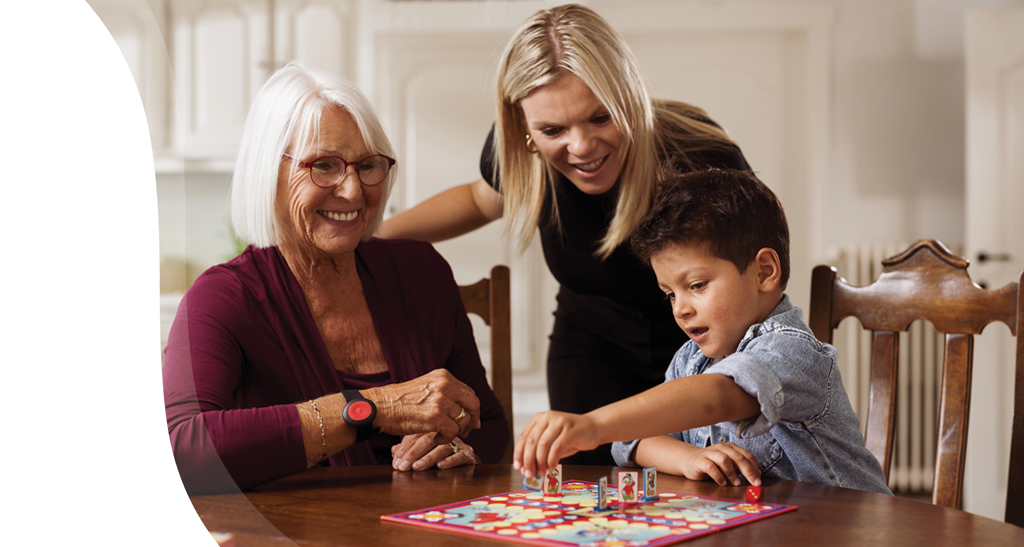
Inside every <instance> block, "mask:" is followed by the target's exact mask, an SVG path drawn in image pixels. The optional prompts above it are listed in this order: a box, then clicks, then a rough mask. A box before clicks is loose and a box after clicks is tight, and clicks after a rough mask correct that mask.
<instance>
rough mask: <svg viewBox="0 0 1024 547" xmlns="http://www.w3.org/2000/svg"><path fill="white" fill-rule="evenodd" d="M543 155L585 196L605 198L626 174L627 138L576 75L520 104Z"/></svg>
mask: <svg viewBox="0 0 1024 547" xmlns="http://www.w3.org/2000/svg"><path fill="white" fill-rule="evenodd" d="M519 104H520V106H522V108H523V114H524V115H525V117H526V130H527V132H528V133H529V135H530V137H531V138H532V139H533V142H535V143H536V144H537V149H538V152H539V153H540V154H541V155H542V156H544V159H546V160H547V161H549V162H550V163H551V164H552V165H553V166H554V167H555V169H558V171H559V172H561V173H562V174H563V175H565V176H566V178H568V179H569V180H570V181H572V183H573V184H574V185H576V187H577V188H579V189H580V191H581V192H583V193H586V194H590V195H597V194H603V193H605V192H607V191H608V190H610V189H611V188H612V187H614V186H615V183H616V182H617V181H618V179H619V174H620V173H621V172H622V163H623V156H624V154H622V153H621V152H622V150H620V148H621V147H622V135H621V134H620V133H619V130H618V128H617V127H615V123H614V122H613V121H612V117H611V115H610V114H609V113H608V110H607V109H606V108H605V107H604V105H603V104H601V101H600V100H598V98H597V96H596V95H594V92H593V91H591V90H590V88H589V87H587V84H585V83H583V81H582V80H580V79H579V78H578V77H576V76H575V75H573V74H566V75H564V76H562V77H561V78H560V79H559V80H558V81H557V82H555V83H553V84H549V85H546V86H543V87H539V88H537V89H535V90H533V92H532V93H530V94H529V95H527V96H526V98H524V99H523V100H522V101H520V103H519Z"/></svg>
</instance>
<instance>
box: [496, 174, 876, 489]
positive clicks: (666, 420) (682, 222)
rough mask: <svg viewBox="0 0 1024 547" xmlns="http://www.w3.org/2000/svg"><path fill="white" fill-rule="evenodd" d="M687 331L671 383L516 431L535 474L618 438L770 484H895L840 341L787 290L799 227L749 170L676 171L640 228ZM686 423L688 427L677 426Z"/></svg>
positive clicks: (677, 460) (528, 471)
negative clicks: (866, 425) (822, 334)
mask: <svg viewBox="0 0 1024 547" xmlns="http://www.w3.org/2000/svg"><path fill="white" fill-rule="evenodd" d="M632 245H633V249H634V251H635V252H636V253H637V254H638V255H639V256H640V258H641V259H643V260H644V261H646V262H649V263H650V265H651V267H652V268H653V269H654V273H655V274H656V276H657V279H658V285H659V286H660V287H661V289H662V290H663V291H664V292H665V295H666V297H667V298H668V299H669V301H670V302H671V304H672V313H673V315H674V316H675V318H676V323H678V325H679V327H680V328H681V329H683V330H684V331H686V334H687V335H689V337H690V341H689V342H687V343H686V344H685V345H683V347H682V348H681V349H680V350H679V351H678V352H677V353H676V355H675V358H674V359H673V360H672V363H671V364H670V365H669V368H668V370H667V371H666V373H665V383H664V384H662V385H660V386H657V387H655V388H652V389H649V390H647V391H645V392H643V393H640V394H638V395H635V396H633V397H630V398H628V399H624V400H622V401H618V402H616V403H612V404H610V405H607V406H604V407H601V408H599V409H597V410H594V411H592V412H589V413H587V414H584V415H578V414H568V413H562V412H545V413H542V414H538V415H537V416H535V417H534V418H533V420H531V421H530V423H529V424H527V426H526V428H525V429H524V430H523V432H522V434H521V435H520V436H519V439H518V440H517V442H516V447H515V455H514V465H515V467H516V468H517V469H520V470H521V471H522V472H523V474H524V475H526V476H527V477H530V476H533V475H534V474H535V473H538V472H544V471H546V470H547V469H549V468H552V467H554V466H555V465H556V464H557V463H558V461H559V460H560V459H561V458H563V457H565V456H568V455H570V454H574V453H575V452H577V451H580V450H588V449H593V448H594V447H597V446H599V445H601V444H604V443H608V442H612V441H629V440H630V439H640V440H635V441H630V442H616V443H615V444H614V445H612V454H613V455H614V457H615V461H616V462H617V463H618V464H619V465H629V466H632V465H640V466H644V467H647V466H657V468H658V470H659V471H661V472H667V473H671V474H673V475H682V476H685V477H687V478H690V479H705V478H711V479H713V480H715V481H716V482H718V483H719V484H721V485H727V484H729V483H731V484H733V485H739V484H740V475H742V476H743V477H745V478H746V479H747V480H748V481H749V482H750V483H751V484H754V485H760V483H761V481H760V476H761V475H762V474H763V475H765V476H774V477H780V478H784V479H793V480H800V481H807V482H815V483H821V484H830V485H835V486H842V487H846V488H856V489H860V490H869V491H873V492H882V493H887V494H888V493H890V492H889V489H888V488H887V486H886V484H885V479H884V477H883V474H882V469H881V466H880V465H879V464H878V461H877V460H875V458H874V457H873V456H872V455H871V453H870V452H868V450H867V449H866V448H865V447H864V438H863V437H862V436H861V433H860V429H859V426H858V421H857V416H856V415H855V414H854V412H853V408H852V407H851V406H850V401H849V399H848V398H847V396H846V391H845V389H844V388H843V384H842V380H841V379H840V377H839V369H838V368H836V350H835V348H833V347H832V346H830V345H828V344H823V343H821V342H819V341H818V340H816V339H815V338H814V334H812V333H811V330H810V329H809V328H808V327H807V325H806V324H805V323H804V322H803V318H802V315H801V311H800V309H799V308H796V307H794V306H793V304H792V303H791V302H790V300H789V297H788V296H787V295H786V294H785V292H784V290H785V287H786V282H787V281H788V279H789V228H788V227H787V224H786V215H785V213H784V212H783V210H782V205H781V204H780V203H779V201H778V199H777V198H776V197H775V194H774V193H772V191H771V190H770V189H769V188H768V187H767V186H765V185H764V184H763V183H762V182H761V181H759V180H758V179H757V178H756V177H755V176H754V175H753V174H752V173H749V172H746V171H735V170H719V169H710V170H706V171H698V172H693V173H688V174H684V175H678V176H670V177H666V180H665V182H664V183H663V185H662V189H661V191H660V193H659V197H658V198H657V200H656V202H655V203H654V205H653V206H652V208H651V210H650V212H648V214H647V216H646V217H645V218H644V219H643V220H642V221H641V223H640V226H639V227H638V228H637V230H636V231H635V232H634V234H633V237H632ZM676 432H680V433H676Z"/></svg>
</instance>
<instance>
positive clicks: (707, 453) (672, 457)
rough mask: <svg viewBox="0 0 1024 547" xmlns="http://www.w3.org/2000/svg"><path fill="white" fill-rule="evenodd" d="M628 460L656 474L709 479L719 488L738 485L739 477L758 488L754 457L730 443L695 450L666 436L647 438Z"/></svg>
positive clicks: (694, 447)
mask: <svg viewBox="0 0 1024 547" xmlns="http://www.w3.org/2000/svg"><path fill="white" fill-rule="evenodd" d="M632 460H633V461H635V462H636V463H637V464H638V465H640V466H641V467H651V466H654V467H657V468H658V471H659V472H664V473H668V474H670V475H679V476H681V477H686V478H688V479H692V480H698V481H699V480H704V479H708V478H710V479H711V480H713V481H715V482H716V483H718V484H720V485H722V486H728V485H730V484H731V485H733V486H739V485H740V484H741V482H740V475H742V476H743V477H744V478H746V479H747V482H749V483H750V484H753V485H754V486H761V469H760V468H758V466H757V458H755V457H754V455H753V454H751V453H750V452H749V451H748V450H747V449H745V448H743V447H742V446H739V445H736V444H733V443H719V444H713V445H711V446H709V447H707V448H698V447H696V446H693V445H692V444H688V443H685V442H683V441H680V440H679V439H676V438H675V437H670V436H668V435H659V436H657V437H648V438H646V439H643V440H641V441H640V442H639V443H637V444H636V448H635V449H634V452H633V457H632Z"/></svg>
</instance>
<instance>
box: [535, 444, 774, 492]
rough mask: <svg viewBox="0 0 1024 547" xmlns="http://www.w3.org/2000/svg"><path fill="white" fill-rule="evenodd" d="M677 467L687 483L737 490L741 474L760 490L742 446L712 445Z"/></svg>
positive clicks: (753, 462)
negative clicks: (707, 483)
mask: <svg viewBox="0 0 1024 547" xmlns="http://www.w3.org/2000/svg"><path fill="white" fill-rule="evenodd" d="M517 448H518V447H517ZM680 464H681V466H682V469H683V476H685V477H686V478H688V479H692V480H704V479H706V478H709V477H710V478H711V479H712V480H714V481H715V482H717V483H718V484H719V485H721V486H729V485H730V484H732V485H733V486H739V485H740V477H739V474H742V475H743V476H744V477H745V478H746V479H747V481H748V482H750V484H753V485H754V486H761V470H760V469H759V468H758V467H757V459H756V458H754V455H753V454H751V453H750V452H748V451H747V450H746V449H745V448H743V447H742V446H738V445H735V444H732V443H721V444H713V445H711V446H709V447H707V448H704V449H701V450H696V451H694V452H692V453H690V454H688V455H687V456H685V457H684V458H683V460H682V462H680ZM737 471H739V473H737Z"/></svg>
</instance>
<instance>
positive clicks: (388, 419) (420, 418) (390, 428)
mask: <svg viewBox="0 0 1024 547" xmlns="http://www.w3.org/2000/svg"><path fill="white" fill-rule="evenodd" d="M363 396H364V397H366V398H367V399H370V400H372V401H373V402H374V404H375V405H376V406H377V418H376V419H375V420H374V421H373V425H374V426H376V427H379V428H380V430H381V431H382V432H384V433H388V434H390V435H412V434H416V433H436V434H437V436H436V438H434V439H433V441H434V445H436V446H441V445H444V446H447V445H448V443H450V442H451V441H452V440H453V439H455V438H456V437H465V436H466V435H469V433H470V432H471V431H472V430H474V429H478V428H479V427H480V399H478V398H477V396H476V394H475V393H474V392H473V390H472V389H471V388H470V387H469V386H467V385H466V384H464V383H462V382H461V381H460V380H459V379H457V378H455V377H454V376H452V375H451V373H449V372H448V371H447V370H444V369H438V370H433V371H430V372H428V373H427V374H424V375H423V376H420V377H419V378H416V379H414V380H409V381H408V382H402V383H401V384H391V385H387V386H382V387H377V388H373V389H368V390H365V391H363ZM403 443H404V441H403ZM449 451H450V449H449Z"/></svg>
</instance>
